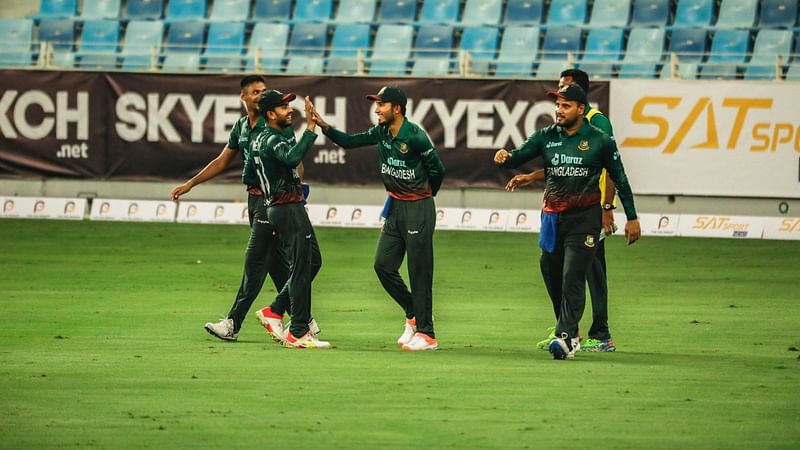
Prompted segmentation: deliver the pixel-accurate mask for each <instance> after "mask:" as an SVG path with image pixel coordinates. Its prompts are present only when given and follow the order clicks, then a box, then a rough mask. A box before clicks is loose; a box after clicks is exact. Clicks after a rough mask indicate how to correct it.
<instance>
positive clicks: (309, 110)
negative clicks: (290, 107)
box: [304, 96, 317, 131]
mask: <svg viewBox="0 0 800 450" xmlns="http://www.w3.org/2000/svg"><path fill="white" fill-rule="evenodd" d="M304 100H305V109H306V129H307V130H308V131H314V129H316V128H317V122H316V121H315V120H314V115H315V114H316V113H317V110H316V109H314V104H313V103H311V99H310V98H308V96H306V97H304Z"/></svg>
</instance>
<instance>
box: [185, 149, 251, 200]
mask: <svg viewBox="0 0 800 450" xmlns="http://www.w3.org/2000/svg"><path fill="white" fill-rule="evenodd" d="M235 157H236V150H231V149H230V148H228V147H227V146H226V147H225V148H223V149H222V152H221V153H220V154H219V156H217V157H216V158H214V159H213V160H211V162H210V163H208V164H207V165H206V166H205V167H203V169H202V170H201V171H200V172H198V173H197V175H195V176H193V177H192V178H190V179H189V180H187V181H185V182H184V183H182V184H179V185H177V186H175V188H174V189H172V193H171V194H170V197H171V198H172V201H174V202H177V201H178V199H180V197H181V195H183V194H186V193H187V192H189V191H191V190H192V188H193V187H195V186H197V185H198V184H200V183H203V182H205V181H208V180H210V179H212V178H214V177H216V176H217V175H219V174H220V173H222V171H224V170H225V169H227V168H228V166H230V165H231V162H233V159H234V158H235Z"/></svg>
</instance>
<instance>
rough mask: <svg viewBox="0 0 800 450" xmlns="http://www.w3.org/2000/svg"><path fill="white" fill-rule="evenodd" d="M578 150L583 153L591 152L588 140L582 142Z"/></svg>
mask: <svg viewBox="0 0 800 450" xmlns="http://www.w3.org/2000/svg"><path fill="white" fill-rule="evenodd" d="M578 150H580V151H582V152H585V151H586V150H589V141H587V140H586V139H584V140H582V141H581V143H580V144H578Z"/></svg>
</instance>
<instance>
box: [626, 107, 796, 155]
mask: <svg viewBox="0 0 800 450" xmlns="http://www.w3.org/2000/svg"><path fill="white" fill-rule="evenodd" d="M692 101H694V104H693V105H692V107H691V110H689V112H688V113H687V114H685V115H683V114H680V115H681V119H680V121H677V124H676V119H674V118H673V117H674V116H677V115H678V114H679V113H678V112H677V111H676V112H673V113H670V112H671V111H673V110H675V109H676V108H678V107H680V106H684V105H686V104H687V103H688V102H692ZM773 104H774V99H772V98H746V97H724V98H723V99H722V101H716V102H715V101H714V100H713V99H712V98H711V97H698V98H697V99H696V100H692V99H689V98H684V97H666V96H664V97H662V96H646V97H642V98H640V99H639V100H638V101H637V102H636V103H635V104H634V105H633V107H632V108H631V116H630V119H631V121H632V122H633V123H634V124H637V125H647V126H649V127H650V128H652V127H655V134H651V135H649V136H648V135H645V136H641V135H640V136H629V137H627V138H625V139H624V140H623V141H622V145H621V146H622V147H637V148H660V149H661V152H662V153H665V154H671V153H675V152H677V151H678V150H679V149H685V148H691V149H701V150H719V149H725V150H737V149H741V150H744V149H747V150H749V151H751V152H766V151H770V152H775V151H778V150H779V149H786V150H788V149H791V150H794V151H795V152H798V153H800V123H791V122H785V121H780V119H778V120H768V121H758V120H759V119H760V118H761V117H769V118H775V117H780V115H779V114H778V113H777V111H773V110H772V108H773ZM731 112H733V113H735V117H734V119H733V122H732V123H731V124H730V125H728V123H724V122H721V121H719V120H718V119H717V116H718V115H720V114H722V113H725V114H730V113H731ZM670 119H672V120H670ZM703 119H704V120H703ZM748 119H751V120H750V122H752V121H753V120H756V122H755V123H753V124H752V125H751V126H749V127H747V128H746V127H745V125H746V124H749V123H750V122H748ZM720 123H723V125H724V126H723V127H722V128H720ZM676 125H677V126H676ZM695 127H704V129H703V128H701V131H704V133H701V134H703V135H704V139H703V140H702V141H701V142H691V143H688V142H684V141H685V139H686V137H687V135H688V134H689V133H690V131H692V130H693V129H694V128H695ZM743 141H745V142H747V143H748V144H745V145H747V146H746V147H741V146H740V145H741V144H740V143H741V142H743Z"/></svg>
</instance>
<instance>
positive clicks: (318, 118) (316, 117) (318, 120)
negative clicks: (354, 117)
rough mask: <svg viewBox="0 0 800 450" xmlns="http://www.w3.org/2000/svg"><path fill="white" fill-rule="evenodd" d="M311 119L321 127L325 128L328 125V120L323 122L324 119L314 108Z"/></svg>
mask: <svg viewBox="0 0 800 450" xmlns="http://www.w3.org/2000/svg"><path fill="white" fill-rule="evenodd" d="M312 120H314V122H316V123H317V125H319V126H321V127H322V128H323V129H326V128H328V127H329V126H330V125H329V124H328V122H325V120H324V119H323V118H322V116H321V115H320V114H319V112H317V110H316V109H314V117H313V119H312Z"/></svg>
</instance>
